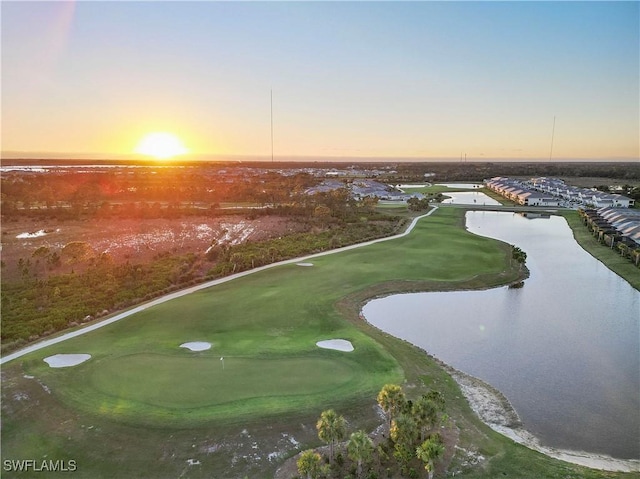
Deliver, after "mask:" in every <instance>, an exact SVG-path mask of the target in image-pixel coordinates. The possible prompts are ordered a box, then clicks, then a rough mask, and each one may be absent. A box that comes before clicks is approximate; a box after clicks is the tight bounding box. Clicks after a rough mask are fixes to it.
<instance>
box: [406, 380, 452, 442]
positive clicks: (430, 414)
mask: <svg viewBox="0 0 640 479" xmlns="http://www.w3.org/2000/svg"><path fill="white" fill-rule="evenodd" d="M444 406H445V402H444V396H443V395H442V393H441V392H440V391H434V390H431V391H429V392H428V393H427V394H423V395H422V396H420V398H419V399H418V400H417V401H415V402H414V403H413V407H412V408H411V413H412V414H413V417H414V419H415V420H416V423H417V425H418V428H419V429H420V441H424V440H425V438H426V433H427V431H428V430H429V429H431V428H432V427H434V426H435V425H436V423H437V422H438V419H439V418H438V413H441V412H444Z"/></svg>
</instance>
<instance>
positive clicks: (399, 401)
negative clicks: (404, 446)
mask: <svg viewBox="0 0 640 479" xmlns="http://www.w3.org/2000/svg"><path fill="white" fill-rule="evenodd" d="M377 399H378V404H379V405H380V407H381V408H382V410H383V411H384V412H385V414H386V415H387V426H388V427H389V429H391V420H392V419H393V417H394V416H395V415H396V414H397V413H398V412H399V411H400V410H401V409H402V405H403V404H404V402H405V397H404V392H403V391H402V388H401V387H400V386H398V385H397V384H385V385H384V386H383V387H382V389H381V390H380V392H379V393H378V398H377Z"/></svg>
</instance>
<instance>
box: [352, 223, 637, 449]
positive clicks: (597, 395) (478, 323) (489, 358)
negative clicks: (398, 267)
mask: <svg viewBox="0 0 640 479" xmlns="http://www.w3.org/2000/svg"><path fill="white" fill-rule="evenodd" d="M467 228H468V229H469V230H470V231H472V232H474V233H477V234H482V235H484V236H489V237H493V238H500V239H502V240H504V241H507V242H509V243H511V244H515V245H517V246H519V247H520V248H522V249H523V250H524V251H525V252H526V253H527V265H528V267H529V269H530V271H531V277H530V278H529V279H528V280H527V281H526V282H525V286H524V288H522V289H509V288H507V287H503V288H496V289H492V290H487V291H460V292H447V293H418V294H403V295H395V296H390V297H386V298H382V299H378V300H374V301H372V302H370V303H369V304H367V305H366V306H365V308H364V310H363V313H364V315H365V316H366V318H367V320H369V321H370V322H371V323H372V324H374V325H375V326H377V327H379V328H381V329H383V330H385V331H387V332H389V333H391V334H393V335H395V336H398V337H401V338H403V339H406V340H409V341H411V342H412V343H414V344H416V345H418V346H420V347H422V348H424V349H426V350H427V351H429V352H430V353H432V354H434V355H435V356H437V357H439V358H441V359H442V360H444V361H445V362H447V363H449V364H451V365H452V366H454V367H456V368H458V369H460V370H462V371H465V372H468V373H470V374H472V375H474V376H478V377H480V378H482V379H484V380H486V381H487V382H489V383H490V384H492V385H493V386H495V387H497V388H498V389H500V390H501V391H502V392H503V393H504V394H505V395H506V396H507V397H508V398H509V399H510V401H511V402H512V404H513V405H514V407H515V408H516V410H517V411H518V414H519V415H520V417H521V418H522V420H523V422H524V425H525V427H526V428H527V429H529V430H530V431H531V432H532V433H534V434H535V435H536V436H538V437H539V438H540V439H541V440H542V442H543V443H544V444H546V445H549V446H553V447H558V448H563V449H577V450H586V451H589V452H597V453H605V454H610V455H612V456H614V457H618V458H625V459H628V458H638V457H640V451H639V449H638V444H640V417H639V415H638V411H640V374H639V373H640V327H639V322H640V293H639V292H638V291H636V290H634V289H633V288H631V286H630V285H629V284H628V283H627V282H625V281H624V280H622V279H621V278H620V277H618V276H617V275H615V274H614V273H612V272H611V271H609V270H608V269H607V268H606V267H604V266H603V265H602V264H601V263H600V262H598V261H596V260H595V259H593V258H592V257H591V256H590V255H589V254H587V253H586V252H584V250H582V248H580V247H579V246H578V245H577V244H576V243H575V241H574V240H573V236H572V233H571V230H570V229H569V227H568V226H567V224H566V222H565V221H564V219H562V218H560V217H555V216H554V217H551V218H532V217H523V216H520V215H518V214H512V213H498V212H489V211H482V212H469V213H467Z"/></svg>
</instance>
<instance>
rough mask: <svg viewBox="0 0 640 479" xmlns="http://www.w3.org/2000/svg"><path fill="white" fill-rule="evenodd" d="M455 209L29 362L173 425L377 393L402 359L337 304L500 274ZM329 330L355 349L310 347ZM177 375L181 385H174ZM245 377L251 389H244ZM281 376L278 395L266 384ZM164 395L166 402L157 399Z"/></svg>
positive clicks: (500, 250)
mask: <svg viewBox="0 0 640 479" xmlns="http://www.w3.org/2000/svg"><path fill="white" fill-rule="evenodd" d="M460 215H461V213H460V212H454V211H442V212H440V211H438V212H437V213H436V214H435V215H434V216H433V217H432V218H429V220H428V221H422V222H420V223H419V224H418V226H417V227H416V231H415V234H412V235H409V236H408V237H405V238H402V239H398V240H395V241H392V242H384V243H378V244H375V245H371V246H368V247H365V248H359V249H355V250H351V251H348V252H343V253H340V254H338V255H329V256H324V257H320V258H316V259H314V260H313V263H314V266H313V267H300V266H297V265H293V264H292V265H287V266H282V267H278V268H274V269H270V270H267V271H262V272H260V273H256V274H253V275H250V276H248V277H245V278H242V279H239V280H236V281H233V282H229V283H226V284H223V285H219V286H217V287H213V288H210V289H207V290H203V291H200V292H198V293H194V294H192V295H189V296H186V297H182V298H179V299H176V300H173V301H170V302H167V303H163V304H161V305H158V306H156V307H154V308H151V309H148V310H145V311H143V312H141V313H138V314H137V315H135V316H133V317H131V318H127V319H125V320H122V321H120V322H118V323H115V324H113V325H111V326H108V327H106V328H104V329H101V330H97V331H95V332H93V333H91V334H89V335H85V336H81V337H79V338H76V339H74V340H72V341H68V342H65V343H62V344H60V345H57V346H54V347H51V348H47V349H46V350H43V351H40V352H38V353H34V354H33V355H30V356H29V357H28V359H25V360H24V364H25V366H26V370H27V372H28V373H29V374H32V375H36V376H38V377H40V378H42V379H43V380H45V381H46V382H47V383H48V384H51V386H52V388H53V390H54V391H56V394H57V395H59V397H60V398H61V400H62V401H64V402H67V403H68V404H69V405H73V406H74V407H80V408H82V409H84V410H86V411H93V412H96V411H97V412H98V413H100V414H107V415H116V416H119V417H120V418H121V419H125V420H129V421H134V422H141V423H145V424H148V423H153V422H154V421H162V422H163V423H164V422H166V421H167V420H168V419H167V418H170V421H171V422H172V423H175V424H180V421H186V423H192V422H193V421H194V420H195V419H197V420H207V419H217V418H221V417H222V418H224V417H232V416H236V415H237V414H238V413H239V411H241V412H242V414H243V415H245V416H250V415H263V414H265V413H273V412H278V411H283V410H291V409H305V408H308V407H310V406H311V405H314V404H317V403H321V402H322V401H321V399H322V398H323V397H325V398H326V397H327V396H328V395H329V392H330V393H331V395H332V396H333V398H336V397H338V398H339V397H342V398H343V399H345V400H346V399H349V398H352V397H357V396H361V395H363V394H373V393H375V392H376V390H377V389H378V388H379V387H381V386H382V385H383V384H384V383H385V382H390V381H394V380H395V381H397V380H399V379H400V378H401V371H400V368H399V365H398V364H397V362H395V361H394V360H393V359H392V358H391V357H390V356H389V354H388V353H387V352H386V351H385V350H384V349H383V348H381V347H380V346H379V345H377V344H376V343H375V342H374V341H372V340H371V339H370V338H369V337H367V336H366V335H365V334H363V333H361V332H359V331H357V330H356V329H355V328H353V327H352V326H351V325H349V324H348V323H345V321H344V320H343V319H342V318H341V317H340V316H339V315H338V314H337V312H336V311H335V309H334V307H333V304H334V303H335V302H336V301H338V300H339V299H340V298H341V297H343V296H344V295H345V294H348V293H350V292H355V291H357V290H359V289H362V288H366V287H368V286H371V285H375V284H377V283H382V282H388V281H405V282H406V281H412V280H413V281H424V280H431V281H445V282H450V281H460V280H468V279H471V278H472V277H474V276H476V275H477V274H479V273H480V274H492V273H494V274H497V273H499V272H500V271H501V270H502V269H503V265H504V264H505V258H506V249H505V247H504V245H501V244H500V243H497V242H495V241H492V240H488V239H485V238H479V237H477V236H474V235H472V234H469V233H467V232H466V231H464V230H461V229H460V228H458V227H457V226H456V225H457V224H460V222H461V221H462V219H461V217H460ZM334 338H343V339H348V340H350V341H352V342H353V344H354V346H355V351H353V352H351V353H343V352H337V351H328V350H320V349H319V348H318V347H317V346H316V345H315V343H316V342H317V341H319V340H323V339H334ZM186 341H209V342H211V343H212V344H213V348H212V349H211V350H209V351H207V352H204V353H202V352H201V353H197V354H196V355H193V353H188V352H185V350H184V349H180V348H179V345H180V344H181V343H182V342H186ZM57 352H84V353H89V354H91V355H92V356H93V357H92V359H91V360H90V361H89V362H88V363H86V364H85V365H82V366H79V367H76V368H67V369H56V370H51V369H49V368H48V367H47V366H46V364H44V363H43V362H42V359H43V358H44V357H46V356H48V355H50V354H54V353H57ZM189 354H191V355H192V356H197V358H198V359H196V358H194V357H187V356H188V355H189ZM221 356H224V357H227V358H229V360H228V361H227V363H228V364H229V365H230V366H229V367H231V364H234V363H233V361H232V360H231V358H232V357H242V358H243V361H241V362H238V363H235V364H234V366H233V367H234V368H235V372H236V374H234V375H231V374H227V375H226V382H225V387H224V388H216V387H213V383H208V385H207V386H206V388H205V389H204V390H200V389H198V388H202V387H203V386H201V385H200V383H201V382H202V381H203V380H205V381H213V380H214V379H215V378H214V377H213V376H211V375H212V374H214V370H215V369H214V366H211V370H210V371H208V372H207V375H206V378H204V379H203V377H202V376H201V375H200V372H199V371H201V370H202V369H203V368H204V366H203V365H204V364H207V360H206V359H204V358H208V360H209V362H213V361H215V360H217V361H219V357H221ZM318 358H321V359H322V360H323V361H328V360H330V361H331V366H330V367H329V365H328V364H329V363H323V364H325V367H327V368H329V369H330V368H333V369H334V370H335V371H336V372H337V373H339V374H340V375H342V376H344V377H346V378H349V380H348V381H346V380H345V381H342V380H339V381H338V382H336V378H335V377H334V376H332V375H331V374H322V373H321V371H323V368H320V367H316V366H317V364H316V362H317V361H320V360H321V359H318ZM276 363H277V364H278V366H277V368H276V369H278V368H279V369H280V370H282V371H290V373H289V374H284V375H282V374H281V375H278V376H276V377H272V378H271V379H269V378H268V376H267V375H266V374H265V375H260V374H258V375H256V373H258V371H259V369H258V368H259V366H258V365H259V364H263V365H264V367H265V368H267V370H270V368H271V366H267V365H271V364H276ZM303 365H306V366H305V367H303ZM218 366H220V365H219V364H215V367H218ZM98 370H100V371H99V372H98ZM145 371H146V374H148V375H149V377H148V378H146V379H145ZM180 371H184V373H181V372H180ZM293 372H295V373H296V374H299V375H301V376H305V377H306V378H309V379H311V378H314V379H313V381H312V382H314V384H315V386H314V389H313V390H310V389H308V388H307V387H306V386H305V385H304V384H306V383H305V382H304V381H303V384H301V385H300V387H299V388H296V387H295V384H294V383H291V384H290V386H289V387H286V383H285V382H284V381H285V380H288V379H289V378H290V377H291V376H290V375H291V374H292V373H293ZM172 376H173V377H175V378H176V379H175V380H174V382H175V385H174V386H173V387H175V388H177V389H179V390H180V392H179V393H175V392H173V391H170V389H171V387H172V386H171V381H170V378H171V377H172ZM178 378H179V379H178ZM248 378H253V379H248ZM354 378H357V380H356V379H354ZM247 381H249V382H251V383H252V386H251V388H252V389H251V388H249V389H247ZM281 383H282V387H280V388H279V394H278V395H275V396H274V395H273V394H272V392H271V391H270V388H271V387H276V388H278V384H281ZM160 387H162V388H164V391H163V392H162V393H160V392H159V391H158V388H160ZM132 388H136V391H132ZM249 390H252V391H253V393H252V394H250V393H248V392H247V391H249ZM196 391H199V392H197V393H196ZM159 394H160V395H162V397H163V398H165V400H166V401H167V403H166V404H160V403H158V402H157V400H155V399H153V398H154V397H157V396H158V395H159ZM176 394H177V396H176ZM105 398H106V399H105ZM170 398H173V399H170ZM180 398H182V399H183V400H180ZM205 398H206V399H205ZM251 398H254V399H252V400H251V401H249V399H251ZM266 398H268V399H266ZM107 399H108V400H107ZM234 402H237V404H236V405H234ZM222 403H224V404H225V407H221V406H220V404H222ZM248 403H250V405H249V406H247V404H248ZM214 406H215V407H214ZM169 409H170V411H169Z"/></svg>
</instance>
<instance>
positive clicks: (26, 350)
mask: <svg viewBox="0 0 640 479" xmlns="http://www.w3.org/2000/svg"><path fill="white" fill-rule="evenodd" d="M437 209H438V207H437V206H434V207H433V209H431V210H429V212H428V213H426V214H424V215H421V216H418V217H416V218H414V219H413V221H412V222H411V224H410V225H409V227H408V228H407V229H406V230H405V231H403V232H402V233H400V234H397V235H394V236H387V237H385V238H378V239H375V240H371V241H366V242H364V243H358V244H353V245H350V246H344V247H342V248H337V249H332V250H329V251H323V252H322V253H315V254H312V255H309V256H302V257H299V258H293V259H287V260H284V261H279V262H277V263H271V264H267V265H264V266H260V267H258V268H254V269H250V270H247V271H242V272H240V273H236V274H232V275H230V276H225V277H224V278H219V279H214V280H212V281H207V282H205V283H202V284H198V285H196V286H192V287H191V288H186V289H181V290H180V291H175V292H173V293H169V294H167V295H165V296H161V297H159V298H156V299H154V300H152V301H149V302H147V303H144V304H141V305H138V306H136V307H134V308H132V309H128V310H127V311H123V312H122V313H119V314H116V315H115V316H113V317H111V318H108V319H105V320H104V321H100V322H98V323H94V324H92V325H90V326H87V327H84V328H82V329H78V330H77V331H72V332H70V333H65V334H63V335H61V336H57V337H55V338H51V339H46V340H44V341H41V342H39V343H36V344H32V345H31V346H27V347H26V348H24V349H20V350H18V351H15V352H13V353H11V354H8V355H6V356H3V357H2V358H0V364H5V363H8V362H9V361H12V360H14V359H17V358H19V357H21V356H24V355H25V354H29V353H32V352H34V351H38V350H39V349H42V348H46V347H48V346H52V345H54V344H58V343H61V342H63V341H66V340H68V339H71V338H75V337H77V336H81V335H83V334H87V333H89V332H91V331H94V330H96V329H98V328H102V327H104V326H107V325H109V324H111V323H115V322H116V321H120V320H121V319H124V318H126V317H128V316H131V315H132V314H136V313H139V312H140V311H144V310H145V309H148V308H151V307H153V306H156V305H158V304H161V303H164V302H166V301H171V300H172V299H176V298H180V297H181V296H186V295H187V294H191V293H194V292H196V291H200V290H201V289H206V288H210V287H211V286H216V285H218V284H222V283H226V282H228V281H233V280H234V279H238V278H242V277H243V276H247V275H250V274H253V273H257V272H258V271H263V270H265V269H269V268H275V267H276V266H281V265H284V264H291V263H299V262H302V261H306V260H310V259H312V258H318V257H320V256H326V255H329V254H335V253H341V252H343V251H348V250H351V249H355V248H361V247H363V246H369V245H372V244H375V243H381V242H383V241H391V240H394V239H398V238H402V237H403V236H407V235H408V234H409V233H411V231H412V230H413V228H415V226H416V224H417V223H418V221H419V220H421V219H422V218H426V217H427V216H429V215H430V214H432V213H433V212H434V211H436V210H437Z"/></svg>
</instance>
